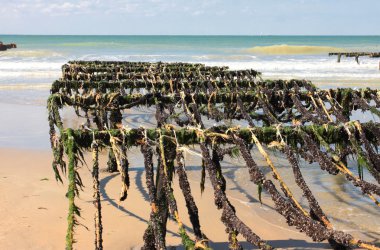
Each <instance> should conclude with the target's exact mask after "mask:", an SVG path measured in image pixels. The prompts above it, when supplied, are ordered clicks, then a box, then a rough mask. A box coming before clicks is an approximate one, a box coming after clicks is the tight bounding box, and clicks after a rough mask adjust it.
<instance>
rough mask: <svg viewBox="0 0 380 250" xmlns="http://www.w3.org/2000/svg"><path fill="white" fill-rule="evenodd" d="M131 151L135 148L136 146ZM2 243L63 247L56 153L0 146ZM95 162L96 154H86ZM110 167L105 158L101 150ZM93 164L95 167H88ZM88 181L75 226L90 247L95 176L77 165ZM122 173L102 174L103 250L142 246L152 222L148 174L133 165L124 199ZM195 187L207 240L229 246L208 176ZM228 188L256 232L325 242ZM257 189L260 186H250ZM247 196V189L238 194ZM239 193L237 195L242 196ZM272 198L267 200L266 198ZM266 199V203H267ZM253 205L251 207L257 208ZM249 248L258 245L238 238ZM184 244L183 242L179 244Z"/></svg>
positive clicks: (291, 244) (281, 239)
mask: <svg viewBox="0 0 380 250" xmlns="http://www.w3.org/2000/svg"><path fill="white" fill-rule="evenodd" d="M132 153H133V152H132ZM0 159H1V168H0V190H1V192H0V204H1V206H0V214H1V215H2V220H1V221H0V242H2V246H1V248H2V249H63V248H64V246H65V234H66V224H67V223H66V216H67V207H68V202H67V199H66V198H65V193H66V185H65V184H66V179H64V184H61V183H58V182H56V181H55V179H54V175H53V171H52V170H51V167H50V163H51V159H52V158H51V153H50V152H49V151H48V150H22V149H17V150H16V149H6V148H1V149H0ZM87 160H88V162H89V163H91V159H87ZM101 163H102V166H105V157H104V155H103V156H102V157H101ZM89 167H90V166H89ZM80 174H81V176H82V178H83V181H84V183H85V186H86V187H85V188H84V191H83V192H81V195H80V198H79V199H78V200H77V205H78V206H79V207H80V208H81V209H82V218H81V219H80V220H79V221H80V223H82V224H83V225H84V226H86V227H88V230H87V229H85V227H84V226H78V227H77V229H76V235H75V238H76V239H77V240H78V242H77V243H76V244H75V248H76V249H92V248H93V242H94V232H93V214H94V208H93V205H92V179H91V173H90V171H89V169H88V168H87V167H86V166H83V167H82V168H81V170H80ZM119 178H120V177H119V175H118V174H109V173H104V172H102V173H101V183H100V187H101V195H102V214H103V223H104V224H103V225H104V231H103V232H104V236H103V238H104V248H105V249H139V248H140V247H141V246H142V236H143V233H144V230H145V229H146V227H147V220H148V216H149V209H150V207H149V202H148V200H147V199H148V197H147V191H146V189H145V173H144V171H143V168H142V167H132V168H131V170H130V178H131V183H132V184H131V189H130V191H129V195H128V199H127V200H126V201H124V202H122V203H120V206H119V204H118V199H117V198H118V193H119V188H120V179H119ZM177 181H178V180H177V178H175V180H174V183H175V184H174V190H175V191H176V192H175V195H176V197H177V201H178V203H179V211H180V217H181V219H182V220H183V222H184V224H185V226H186V227H191V224H190V223H189V220H188V216H187V210H186V208H185V206H184V200H183V199H182V197H181V193H180V191H179V190H180V189H179V187H178V185H177ZM191 185H192V190H193V195H194V197H195V200H196V202H197V205H198V207H199V212H200V221H201V226H202V229H203V231H204V233H205V234H206V235H207V237H208V238H209V239H210V242H211V246H212V247H213V248H214V249H227V247H228V242H227V234H226V233H225V232H224V226H223V224H222V223H221V222H220V216H221V211H218V210H217V209H216V208H215V206H214V204H213V193H212V189H211V188H210V185H209V184H208V183H206V190H205V192H204V193H203V194H202V195H201V192H200V188H199V182H195V181H192V182H191ZM231 189H233V186H232V185H230V186H229V190H228V191H227V193H228V195H229V197H230V200H231V202H232V204H233V205H234V206H235V207H236V210H237V214H238V216H239V217H240V218H241V219H242V220H243V221H244V222H245V223H247V224H248V225H249V226H250V227H251V228H252V229H253V231H254V232H256V233H257V234H258V235H260V236H261V237H262V238H263V239H265V240H268V241H269V243H271V244H272V245H273V246H276V247H283V248H286V249H324V248H326V247H327V248H328V245H327V244H326V243H313V242H312V241H311V240H310V239H308V238H307V237H306V236H304V235H303V234H301V233H298V232H297V231H296V229H294V228H289V227H288V226H286V224H285V221H284V219H283V218H281V216H280V215H277V214H275V213H271V216H270V217H266V215H265V214H266V211H267V210H268V209H270V208H267V207H266V206H265V205H263V206H262V205H260V203H259V202H257V201H256V202H254V205H253V206H247V205H245V204H244V202H242V201H243V200H244V199H243V198H242V197H239V195H238V194H236V191H234V190H231ZM252 191H253V192H252V193H253V195H254V196H255V195H256V192H257V191H256V188H253V190H252ZM240 196H242V195H240ZM236 197H237V198H239V199H237V198H236ZM266 201H267V200H266ZM266 201H265V202H266ZM252 207H254V210H252ZM177 232H178V230H177V225H176V223H175V222H174V221H169V223H168V234H167V245H168V246H180V245H181V244H180V243H181V241H180V238H179V237H178V234H177ZM240 240H241V242H242V243H243V245H244V247H245V249H252V248H253V247H252V246H250V245H249V244H247V243H246V242H245V241H244V240H243V239H241V238H240ZM179 249H181V248H179Z"/></svg>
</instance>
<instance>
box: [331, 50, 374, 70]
mask: <svg viewBox="0 0 380 250" xmlns="http://www.w3.org/2000/svg"><path fill="white" fill-rule="evenodd" d="M329 56H338V60H337V62H338V63H340V59H341V58H342V56H345V57H355V61H356V62H357V63H358V64H359V57H360V56H368V57H371V58H379V57H380V52H334V53H329ZM379 70H380V62H379Z"/></svg>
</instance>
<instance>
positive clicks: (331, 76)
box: [0, 35, 380, 103]
mask: <svg viewBox="0 0 380 250" xmlns="http://www.w3.org/2000/svg"><path fill="white" fill-rule="evenodd" d="M0 41H2V42H3V43H16V44H17V46H18V47H17V49H12V50H8V51H2V52H0V102H17V103H35V102H38V103H41V101H43V98H41V97H46V93H47V92H46V91H47V90H48V89H49V86H50V84H51V83H52V81H54V79H57V78H59V77H60V71H61V66H62V64H64V63H66V62H67V61H69V60H122V61H149V62H157V61H165V62H179V61H182V62H200V63H205V64H207V65H226V66H229V67H230V68H231V69H246V68H252V69H255V70H258V71H260V72H262V74H263V78H283V79H290V78H302V79H310V80H314V81H323V82H327V83H331V84H330V85H331V86H333V85H334V82H342V83H345V82H356V83H359V86H361V85H360V84H362V85H363V86H365V84H366V82H374V81H378V82H379V83H380V70H379V61H380V59H371V58H365V57H363V58H360V64H357V63H356V62H355V60H354V59H353V58H342V62H341V63H337V62H336V61H337V58H336V56H333V57H329V56H328V53H329V52H341V51H374V52H379V51H380V36H45V35H44V36H42V35H0ZM44 93H45V95H44Z"/></svg>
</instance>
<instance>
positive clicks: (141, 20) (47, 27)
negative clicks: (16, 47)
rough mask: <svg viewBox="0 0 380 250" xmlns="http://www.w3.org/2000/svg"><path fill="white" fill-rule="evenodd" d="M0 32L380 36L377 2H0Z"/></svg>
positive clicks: (377, 0)
mask: <svg viewBox="0 0 380 250" xmlns="http://www.w3.org/2000/svg"><path fill="white" fill-rule="evenodd" d="M0 6H1V7H0V34H99V35H109V34H115V35H136V34H138V35H140V34H141V35H150V34H152V35H179V34H183V35H196V34H199V35H297V34H299V35H380V27H379V25H380V15H379V13H378V12H379V10H380V1H379V0H230V1H222V0H81V1H73V0H11V1H9V0H0Z"/></svg>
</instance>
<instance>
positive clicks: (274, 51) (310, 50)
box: [246, 44, 345, 55]
mask: <svg viewBox="0 0 380 250" xmlns="http://www.w3.org/2000/svg"><path fill="white" fill-rule="evenodd" d="M246 51H247V52H249V53H257V54H266V55H318V54H326V53H329V52H344V51H345V49H342V48H337V47H330V46H304V45H287V44H281V45H271V46H256V47H253V48H249V49H247V50H246Z"/></svg>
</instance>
